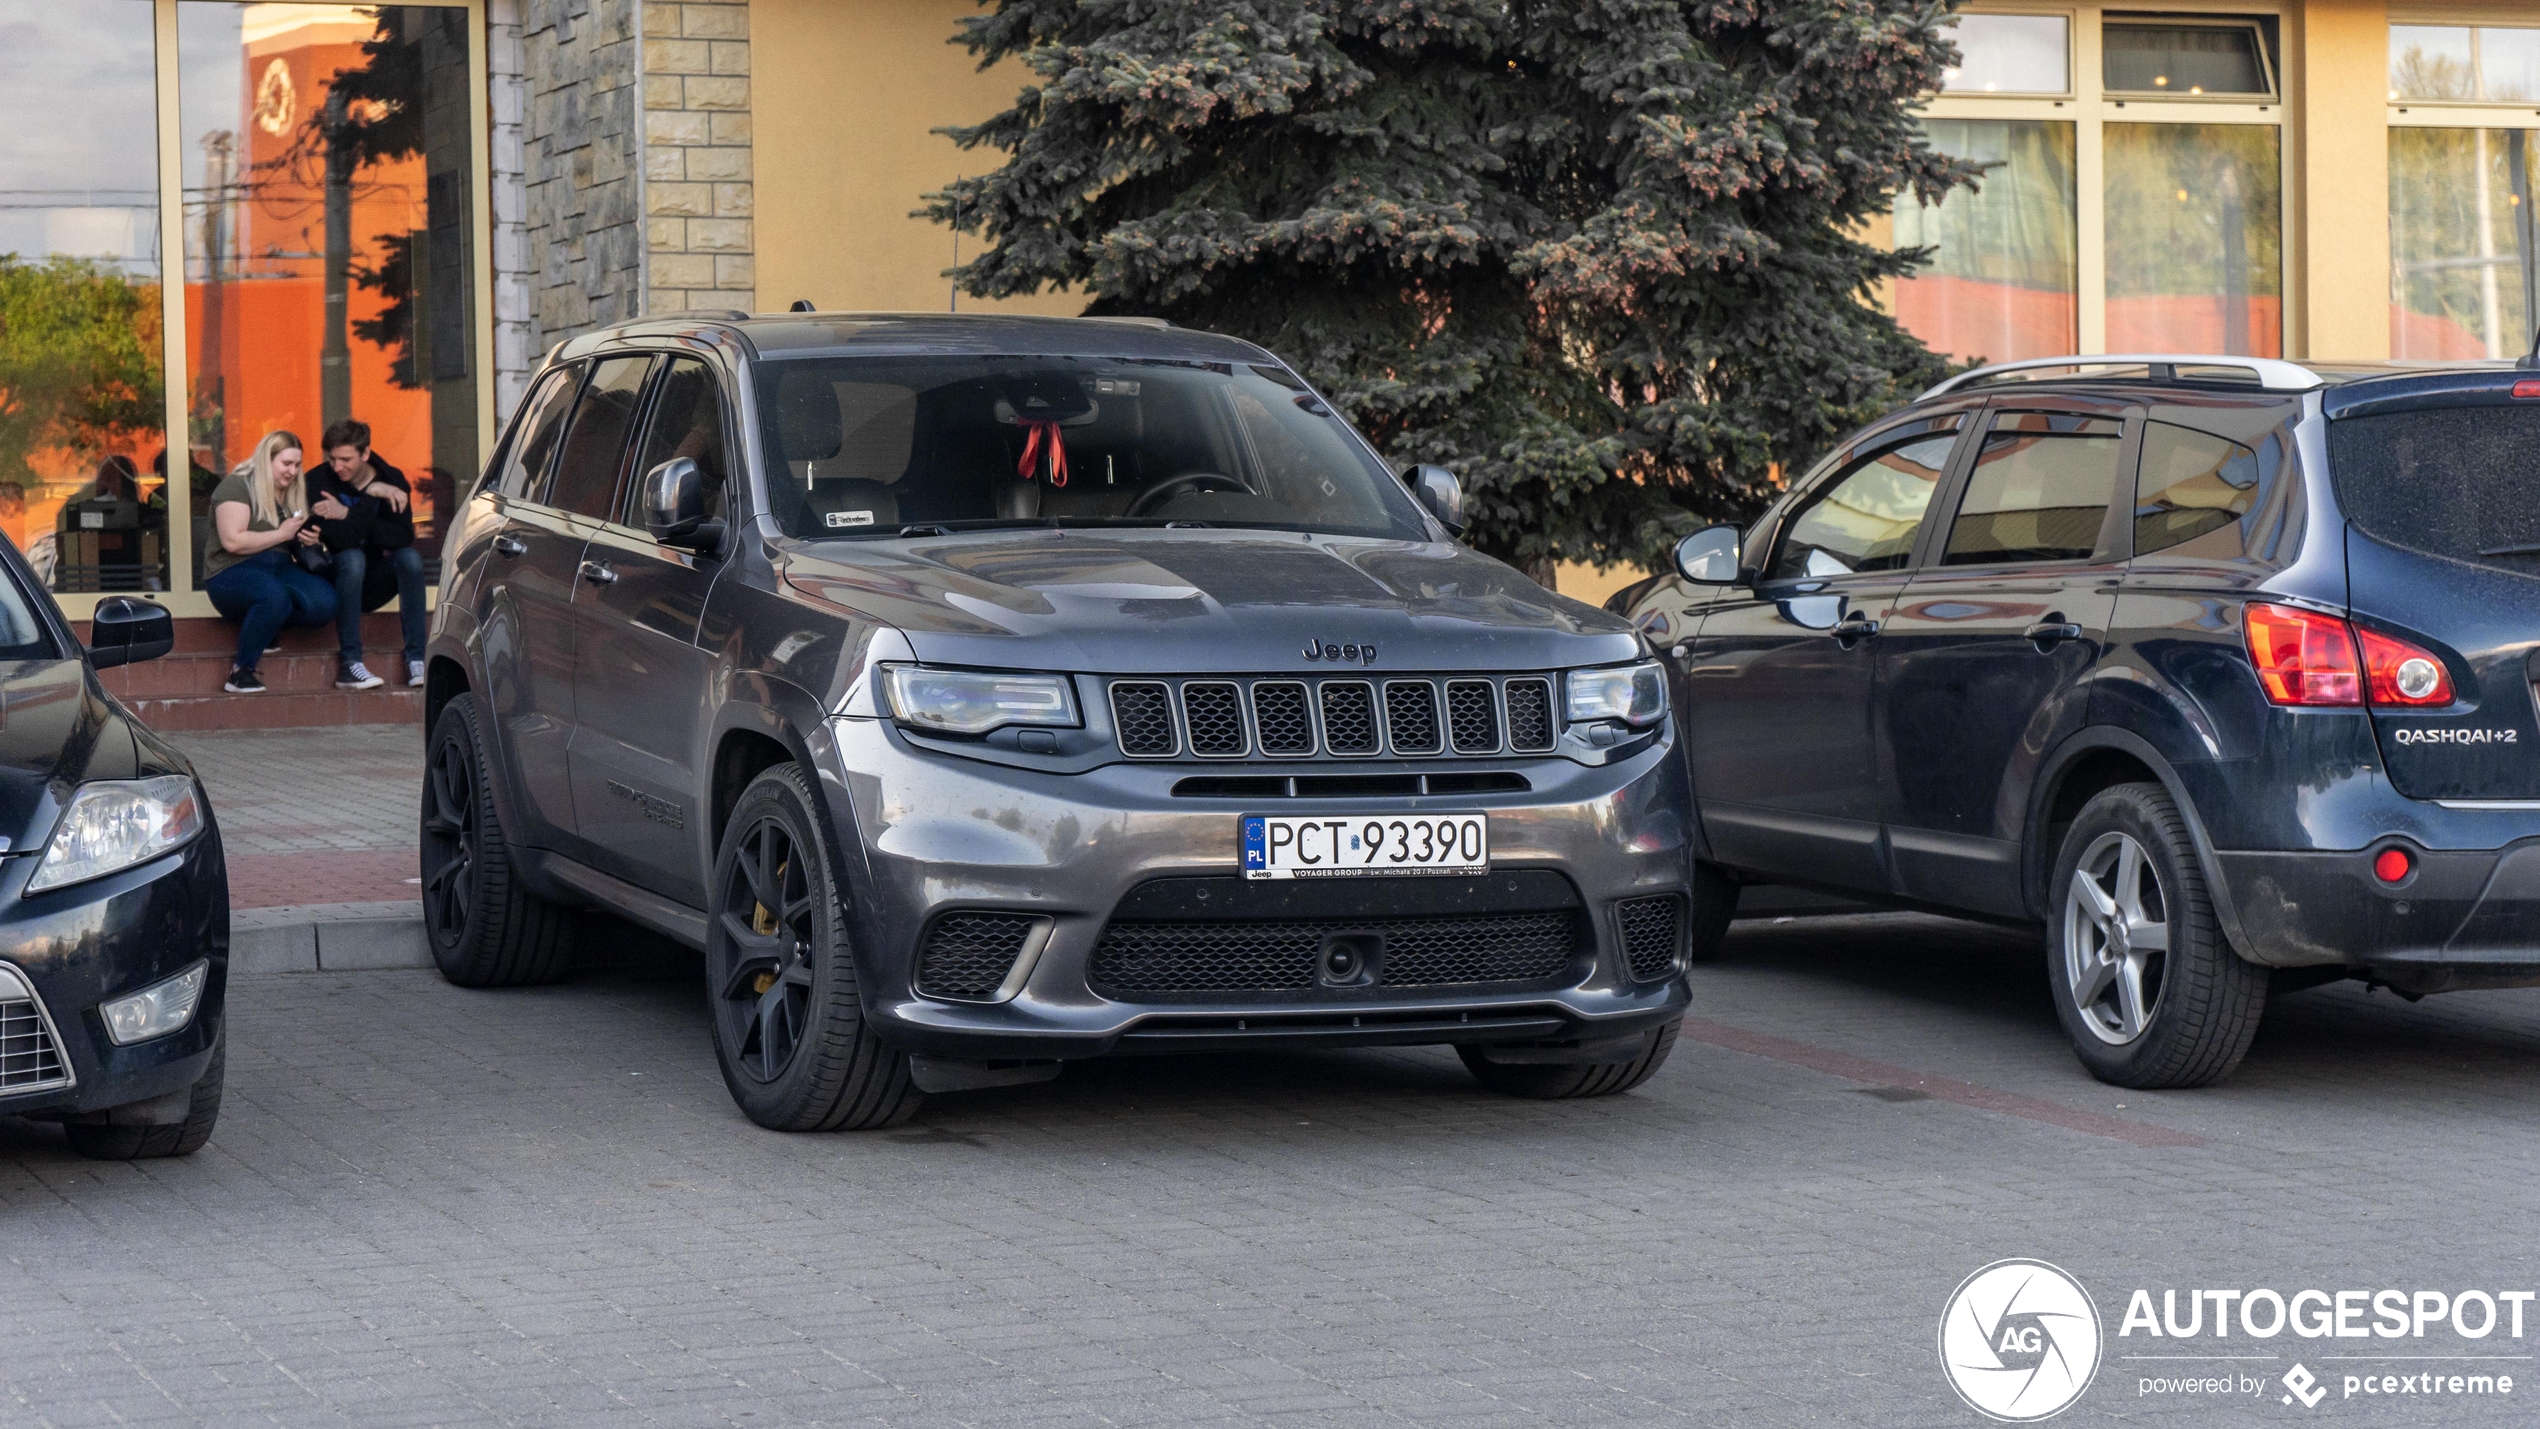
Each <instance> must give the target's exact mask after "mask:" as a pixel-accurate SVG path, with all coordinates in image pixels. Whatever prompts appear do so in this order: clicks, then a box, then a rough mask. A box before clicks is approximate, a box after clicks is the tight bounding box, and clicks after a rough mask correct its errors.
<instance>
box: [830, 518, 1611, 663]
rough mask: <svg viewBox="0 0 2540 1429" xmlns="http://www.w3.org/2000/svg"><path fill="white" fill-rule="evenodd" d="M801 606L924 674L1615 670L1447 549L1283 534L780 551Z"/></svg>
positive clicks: (1595, 622) (1061, 535)
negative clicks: (932, 668) (1368, 653)
mask: <svg viewBox="0 0 2540 1429" xmlns="http://www.w3.org/2000/svg"><path fill="white" fill-rule="evenodd" d="M783 572H784V578H785V580H786V582H787V583H788V584H789V585H790V586H792V587H793V588H794V589H795V590H796V591H798V592H800V593H802V594H803V595H805V596H808V597H810V598H812V599H814V600H817V601H821V602H824V603H827V604H830V605H835V606H839V607H843V608H845V609H848V610H851V611H854V612H856V613H857V614H859V615H862V616H865V617H866V618H868V619H872V620H875V621H879V622H882V623H884V624H887V625H891V626H895V627H897V628H898V629H899V630H900V631H901V632H903V633H904V634H905V635H906V636H907V637H908V640H909V643H910V645H911V646H912V647H913V648H914V649H915V650H916V652H917V657H918V658H919V659H921V660H924V661H926V662H928V663H930V664H942V665H977V666H984V667H988V668H1003V669H1061V670H1074V671H1088V672H1097V673H1119V674H1146V673H1168V672H1226V673H1234V672H1255V673H1258V672H1263V671H1280V670H1305V669H1316V668H1330V667H1331V666H1330V665H1328V664H1326V663H1325V662H1322V661H1312V660H1309V659H1308V658H1307V657H1306V653H1305V652H1306V650H1307V647H1308V646H1309V645H1310V644H1315V643H1319V644H1321V645H1325V646H1345V645H1355V646H1358V647H1360V649H1361V651H1364V650H1365V648H1366V647H1368V646H1370V645H1372V646H1374V647H1375V656H1374V660H1373V662H1372V664H1369V665H1367V666H1366V668H1370V669H1373V670H1374V671H1376V672H1379V673H1382V672H1387V671H1410V670H1532V669H1550V668H1555V667H1558V666H1564V665H1593V664H1603V663H1609V662H1613V661H1620V660H1629V659H1632V658H1634V657H1635V656H1636V655H1637V654H1638V653H1639V652H1640V648H1641V645H1640V639H1639V637H1638V636H1637V635H1636V634H1634V633H1633V631H1632V629H1631V627H1630V626H1629V625H1627V624H1626V623H1624V622H1623V621H1622V620H1621V619H1619V618H1617V617H1615V616H1612V615H1608V614H1606V613H1605V612H1603V611H1600V610H1597V609H1595V608H1594V607H1591V606H1587V605H1583V604H1581V603H1580V602H1578V601H1575V600H1570V599H1567V598H1565V597H1562V596H1558V595H1554V594H1552V593H1551V592H1549V591H1546V590H1544V589H1543V588H1542V587H1541V586H1538V585H1536V584H1535V583H1534V582H1532V581H1529V580H1527V579H1526V578H1525V577H1524V576H1521V575H1519V574H1518V573H1517V572H1515V571H1514V570H1511V569H1510V568H1509V567H1507V566H1505V565H1503V564H1501V563H1500V562H1498V561H1495V560H1492V559H1491V558H1489V557H1488V556H1483V555H1478V554H1476V553H1474V552H1472V551H1468V550H1465V549H1464V548H1462V547H1460V546H1449V545H1435V544H1423V543H1417V542H1406V541H1377V540H1365V539H1359V538H1352V537H1340V536H1321V535H1307V534H1301V533H1297V532H1290V531H1256V532H1243V531H1224V530H1216V531H1162V530H1158V531H1125V532H1124V531H1098V532H1087V531H1080V530H1056V531H1054V530H1030V531H998V532H982V533H978V534H975V535H960V536H951V537H938V538H931V539H922V540H914V541H877V542H844V541H833V542H823V543H818V544H812V545H805V546H801V547H797V548H795V549H793V550H791V551H789V552H788V553H786V555H785V556H784V558H783Z"/></svg>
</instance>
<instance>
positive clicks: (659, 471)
mask: <svg viewBox="0 0 2540 1429" xmlns="http://www.w3.org/2000/svg"><path fill="white" fill-rule="evenodd" d="M643 495H644V529H645V530H647V531H650V532H651V533H652V536H653V539H654V540H656V541H659V542H661V543H662V544H663V545H665V546H679V547H682V548H684V549H687V550H691V551H701V552H711V551H713V550H714V549H715V548H716V547H718V546H721V545H722V544H723V523H722V522H720V521H711V520H708V519H707V518H706V474H705V472H704V471H703V470H702V469H701V468H699V467H698V465H697V464H696V462H695V461H693V460H691V459H690V458H687V457H684V456H683V457H673V458H671V459H670V460H668V461H666V462H663V463H662V464H661V465H659V466H657V467H654V468H653V469H652V470H651V471H648V472H645V473H644V493H643Z"/></svg>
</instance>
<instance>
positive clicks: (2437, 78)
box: [2390, 45, 2478, 99]
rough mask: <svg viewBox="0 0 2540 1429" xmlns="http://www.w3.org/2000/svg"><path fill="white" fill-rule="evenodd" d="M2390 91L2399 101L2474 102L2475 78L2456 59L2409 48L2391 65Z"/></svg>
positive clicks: (2454, 56) (2463, 62)
mask: <svg viewBox="0 0 2540 1429" xmlns="http://www.w3.org/2000/svg"><path fill="white" fill-rule="evenodd" d="M2390 88H2391V90H2392V91H2393V92H2394V95H2395V97H2397V98H2400V99H2476V98H2477V97H2478V77H2477V75H2475V74H2473V73H2472V72H2471V70H2470V64H2469V61H2468V60H2466V59H2463V58H2461V57H2460V56H2458V55H2447V54H2442V53H2439V52H2438V53H2431V54H2429V53H2428V52H2427V51H2426V50H2425V49H2424V48H2423V47H2421V46H2416V45H2411V46H2409V47H2408V50H2407V52H2406V53H2404V54H2401V55H2398V56H2396V57H2394V58H2393V59H2392V60H2391V61H2390Z"/></svg>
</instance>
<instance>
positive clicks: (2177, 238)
mask: <svg viewBox="0 0 2540 1429" xmlns="http://www.w3.org/2000/svg"><path fill="white" fill-rule="evenodd" d="M2105 132H2106V135H2107V167H2108V295H2109V296H2110V297H2112V298H2113V297H2135V296H2166V295H2177V296H2189V297H2213V296H2216V295H2231V294H2239V295H2246V296H2252V297H2274V296H2276V295H2277V294H2278V293H2279V292H2280V291H2281V290H2282V283H2283V279H2282V273H2283V267H2284V264H2283V258H2282V256H2281V253H2280V250H2279V247H2278V242H2277V236H2278V230H2277V222H2276V215H2277V213H2278V211H2279V195H2280V193H2281V191H2282V184H2281V175H2280V174H2279V173H2278V172H2277V168H2276V131H2275V130H2274V129H2273V128H2271V127H2269V126H2265V125H2257V124H2111V125H2109V126H2108V127H2107V130H2106V131H2105Z"/></svg>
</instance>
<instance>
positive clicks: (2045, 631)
mask: <svg viewBox="0 0 2540 1429" xmlns="http://www.w3.org/2000/svg"><path fill="white" fill-rule="evenodd" d="M2020 634H2021V635H2022V636H2024V637H2026V638H2027V639H2028V641H2029V643H2030V644H2032V645H2035V646H2036V647H2037V648H2038V649H2039V651H2041V652H2043V651H2046V650H2050V649H2053V648H2054V647H2055V646H2056V645H2058V644H2060V643H2062V642H2064V641H2066V640H2079V639H2080V638H2081V637H2082V629H2081V627H2080V626H2078V625H2075V624H2073V623H2072V622H2070V621H2067V620H2057V619H2055V618H2054V617H2052V616H2049V617H2048V618H2046V619H2044V620H2041V621H2039V622H2037V623H2036V624H2035V625H2032V626H2030V627H2029V628H2028V629H2026V630H2023V631H2021V632H2020Z"/></svg>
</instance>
